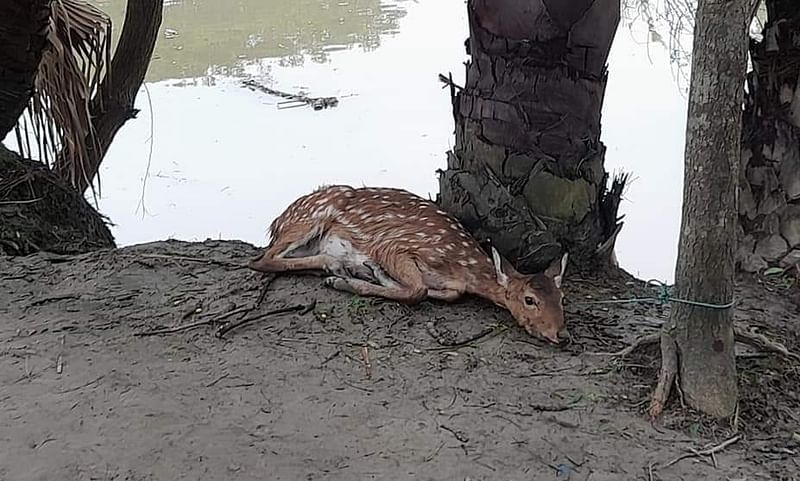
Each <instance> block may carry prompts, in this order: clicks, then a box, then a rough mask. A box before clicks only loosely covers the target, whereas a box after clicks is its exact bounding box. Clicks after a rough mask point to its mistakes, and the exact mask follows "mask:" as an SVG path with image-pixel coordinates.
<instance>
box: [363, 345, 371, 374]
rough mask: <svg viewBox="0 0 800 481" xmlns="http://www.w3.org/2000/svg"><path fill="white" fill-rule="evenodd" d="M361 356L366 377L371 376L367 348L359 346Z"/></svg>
mask: <svg viewBox="0 0 800 481" xmlns="http://www.w3.org/2000/svg"><path fill="white" fill-rule="evenodd" d="M361 358H362V359H363V360H364V368H365V369H366V370H367V377H372V364H370V362H369V348H368V347H367V346H364V347H362V348H361Z"/></svg>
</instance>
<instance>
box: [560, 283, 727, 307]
mask: <svg viewBox="0 0 800 481" xmlns="http://www.w3.org/2000/svg"><path fill="white" fill-rule="evenodd" d="M647 285H648V286H654V287H658V288H659V292H658V296H656V297H633V298H630V299H608V300H603V301H581V302H570V303H569V304H570V305H587V306H588V305H598V304H630V303H645V302H656V303H658V304H666V303H668V302H678V303H681V304H688V305H690V306H696V307H705V308H706V309H730V308H731V307H733V306H734V305H735V304H736V301H735V300H732V301H731V302H729V303H727V304H712V303H709V302H701V301H692V300H688V299H681V298H679V297H672V286H669V285H667V284H666V283H664V282H661V281H658V280H649V281H647Z"/></svg>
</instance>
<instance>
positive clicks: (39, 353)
mask: <svg viewBox="0 0 800 481" xmlns="http://www.w3.org/2000/svg"><path fill="white" fill-rule="evenodd" d="M256 254H257V251H256V250H255V248H253V247H252V246H250V245H248V244H245V243H242V242H223V241H207V242H205V243H183V242H157V243H152V244H146V245H141V246H135V247H130V248H125V249H116V250H103V251H97V252H94V253H89V254H82V255H77V256H72V257H64V256H57V255H52V254H36V255H33V256H29V257H16V258H11V257H0V296H1V297H0V300H1V301H2V302H0V359H2V363H0V404H1V405H2V406H3V409H2V410H0V479H3V480H45V479H48V480H51V479H103V480H161V479H170V480H178V479H192V480H196V479H205V480H228V479H239V480H251V479H252V480H264V479H271V480H277V479H283V480H300V479H305V480H316V479H326V480H361V479H386V480H400V479H426V480H427V479H430V480H459V481H461V480H465V479H470V480H481V479H485V480H540V479H541V480H565V479H571V480H581V481H583V480H592V481H599V480H609V481H610V480H621V479H622V480H627V479H641V480H649V479H653V480H659V479H660V480H672V479H675V480H677V479H686V480H693V479H704V480H707V481H711V480H727V479H748V480H752V479H772V480H779V479H784V480H794V479H800V476H798V474H797V473H798V472H800V465H798V461H797V453H798V451H799V449H798V448H799V446H798V444H797V442H793V441H792V440H791V436H792V433H796V432H798V431H800V419H799V418H798V417H800V414H798V413H800V373H798V367H797V365H796V364H793V363H791V362H789V361H787V360H784V359H781V358H777V357H774V356H761V357H754V355H753V354H752V353H750V354H747V353H746V352H745V351H743V354H747V356H749V357H742V358H740V363H739V364H740V368H741V369H742V379H743V381H742V383H741V384H742V405H741V409H740V415H739V419H738V423H737V429H738V432H739V433H740V434H742V435H743V437H742V439H741V440H740V441H739V442H737V443H735V444H732V445H730V446H729V447H727V448H725V449H723V450H720V451H719V452H718V453H716V455H715V459H714V460H715V461H716V464H717V467H716V468H715V467H714V466H713V463H712V460H711V458H690V459H684V460H681V461H678V462H676V463H674V464H672V465H671V466H668V467H667V466H665V465H666V464H668V463H669V462H670V461H672V460H674V459H675V458H677V457H678V456H680V455H682V454H684V453H686V452H687V450H688V449H689V448H697V449H702V448H704V447H706V445H707V444H709V443H713V444H718V443H720V442H722V441H724V440H725V439H728V438H729V437H730V436H731V435H732V434H733V433H732V430H731V428H730V427H726V426H719V425H715V424H713V423H708V422H707V421H704V420H703V419H702V418H699V417H696V416H693V415H692V414H691V413H688V414H687V413H685V412H680V413H679V414H677V412H678V411H679V409H677V408H678V406H675V405H670V406H669V408H670V414H669V415H668V416H667V418H665V420H664V422H663V423H662V424H661V425H659V426H651V425H650V424H649V423H648V422H647V421H646V419H645V418H644V415H643V411H644V408H645V404H644V401H646V396H647V394H648V393H649V390H650V389H651V388H652V385H653V382H654V380H655V378H654V374H653V373H654V369H655V367H656V366H657V363H658V359H657V358H655V357H654V356H652V355H649V354H648V352H643V353H639V354H636V355H634V356H631V357H629V358H626V359H615V360H610V359H609V358H608V357H607V356H598V355H594V354H595V353H597V352H603V351H613V350H616V349H619V348H621V347H624V346H625V344H626V343H627V342H629V341H630V340H632V339H633V338H634V337H636V336H638V335H639V334H642V333H646V332H653V331H654V330H655V329H656V328H657V325H658V323H659V322H661V321H663V319H665V317H666V316H667V314H668V308H667V307H660V306H657V305H644V304H640V305H606V306H585V305H584V306H575V305H574V304H573V307H568V313H569V322H570V324H571V330H572V333H573V335H574V336H575V342H574V343H573V344H571V345H570V346H568V347H567V348H565V349H557V348H553V347H549V346H546V345H544V344H542V343H540V342H538V341H535V340H533V339H531V338H530V337H529V336H527V335H526V334H524V332H522V331H521V330H520V329H518V328H516V327H514V326H513V324H512V321H511V319H510V317H509V316H508V315H507V314H505V313H504V312H502V311H500V310H498V309H496V308H495V307H493V306H490V305H487V304H486V303H483V302H479V301H475V300H468V301H465V302H461V303H459V304H457V305H454V306H453V305H446V304H441V303H424V304H423V305H421V306H418V307H413V308H412V307H404V306H400V305H397V304H395V303H391V302H383V301H377V300H366V299H360V298H355V297H352V296H348V295H345V294H342V293H338V292H335V291H331V290H329V289H327V288H324V287H322V286H321V279H319V278H315V277H301V276H291V277H279V278H277V279H276V280H275V281H274V282H273V283H272V284H271V286H270V288H269V290H268V291H267V292H266V296H265V298H264V300H263V302H262V303H261V305H260V306H258V307H255V308H253V309H250V310H248V309H249V308H250V306H253V305H254V304H255V303H256V301H257V300H258V298H259V296H260V294H261V292H262V289H261V286H262V279H261V276H260V275H257V274H254V273H252V272H250V271H248V270H247V269H243V268H241V267H239V266H240V265H242V264H243V263H244V262H245V261H246V260H247V259H249V258H250V257H252V256H254V255H256ZM747 285H748V286H750V287H746V288H740V292H739V296H740V299H741V304H740V307H739V308H738V310H737V316H738V320H739V321H738V322H739V323H740V325H744V324H746V325H748V326H761V327H764V326H769V329H768V331H767V332H768V333H769V335H770V336H772V337H773V338H776V339H778V340H781V341H782V342H784V343H785V344H786V345H787V346H788V347H789V348H791V349H794V350H798V349H800V341H799V340H798V335H797V333H798V332H799V331H800V326H798V320H797V319H798V316H797V313H796V312H795V307H794V305H793V304H792V303H791V301H790V300H789V299H788V296H787V293H786V291H785V289H791V288H793V287H790V286H783V287H780V286H778V287H775V286H772V287H770V288H771V289H773V291H770V290H768V289H767V288H765V287H763V286H756V285H754V284H747ZM566 288H567V296H568V301H573V302H574V301H577V300H585V299H586V298H587V296H589V295H591V296H592V298H593V299H598V298H603V299H608V298H611V297H612V296H615V295H616V296H618V297H628V296H631V295H651V294H652V292H648V291H647V290H646V289H645V288H644V287H643V286H642V284H641V283H640V282H638V281H635V280H633V279H632V278H629V277H627V276H625V275H623V274H620V276H619V277H618V278H616V279H611V280H608V279H606V280H603V281H599V280H596V279H578V278H575V276H570V275H569V272H568V273H567V281H566ZM312 302H313V303H315V306H314V308H313V310H311V311H310V312H307V313H300V312H292V313H289V314H285V315H279V316H274V317H269V318H266V319H262V320H261V321H259V322H254V323H252V324H249V325H246V326H242V327H240V328H238V329H235V330H233V331H231V332H229V333H228V334H227V335H226V336H225V337H224V338H223V339H220V338H218V337H216V336H215V327H214V326H212V325H204V326H200V327H198V328H196V329H192V330H186V331H181V332H176V333H171V334H164V335H154V336H136V334H137V333H143V332H148V331H151V330H153V329H157V328H163V327H172V326H176V325H179V324H184V323H189V322H195V321H203V320H209V319H215V318H219V316H221V315H223V314H226V313H230V312H232V311H236V312H237V314H236V315H231V316H228V317H227V319H226V320H235V319H238V318H239V317H240V316H245V317H247V316H250V317H252V316H256V315H259V314H261V313H265V312H267V311H270V310H272V309H276V308H281V307H286V306H295V305H299V306H303V305H307V304H309V303H312ZM479 334H483V335H482V336H478V335H479ZM472 338H477V339H476V340H474V341H471V342H467V343H465V344H464V345H459V346H454V347H453V346H451V347H448V346H443V345H442V344H452V343H458V342H461V341H464V340H469V339H472ZM365 354H366V355H367V356H368V359H369V365H367V363H366V362H365ZM675 403H676V402H674V403H673V404H675ZM651 465H653V466H654V467H653V469H652V474H651V471H650V469H649V466H651Z"/></svg>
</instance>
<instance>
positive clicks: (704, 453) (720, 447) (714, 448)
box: [663, 434, 742, 468]
mask: <svg viewBox="0 0 800 481" xmlns="http://www.w3.org/2000/svg"><path fill="white" fill-rule="evenodd" d="M740 439H742V435H741V434H737V435H736V436H734V437H732V438H730V439H728V440H726V441H723V442H722V443H720V444H718V445H716V446H712V447H710V448H708V449H703V450H702V451H698V450H697V449H691V448H690V449H691V451H692V452H691V453H686V454H682V455H680V456H678V457H677V458H675V459H673V460H672V461H670V462H668V463H667V464H665V465H664V466H663V467H664V468H668V467H670V466H672V465H673V464H675V463H677V462H680V461H682V460H684V459H687V458H699V457H703V456H708V457H710V458H711V460H712V462H713V463H714V467H716V465H717V462H716V459H715V457H714V454H716V453H718V452H720V451H722V450H723V449H725V448H727V447H728V446H730V445H731V444H734V443H736V442H737V441H739V440H740Z"/></svg>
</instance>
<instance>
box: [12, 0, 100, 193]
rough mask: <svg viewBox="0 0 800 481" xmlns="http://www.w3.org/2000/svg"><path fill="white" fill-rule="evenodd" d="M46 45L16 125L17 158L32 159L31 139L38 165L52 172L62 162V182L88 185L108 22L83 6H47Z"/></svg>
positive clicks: (78, 2)
mask: <svg viewBox="0 0 800 481" xmlns="http://www.w3.org/2000/svg"><path fill="white" fill-rule="evenodd" d="M47 43H48V45H47V46H46V47H45V51H44V54H43V56H42V61H41V63H40V64H39V69H38V71H37V73H36V78H35V81H34V94H33V96H32V97H31V99H30V101H29V103H28V107H27V109H26V111H25V113H24V114H23V116H22V117H21V118H20V121H19V123H18V124H17V132H16V133H17V139H18V142H19V144H20V145H19V148H20V152H21V153H23V154H24V155H25V156H27V157H33V152H32V151H31V137H32V139H33V144H34V147H35V148H36V149H37V150H38V158H39V160H41V161H42V162H44V163H45V164H47V165H48V166H50V167H52V166H53V163H54V162H55V160H56V158H58V157H61V158H62V159H66V163H65V164H66V165H67V166H68V168H67V169H66V170H65V171H64V174H65V176H66V178H65V179H64V180H66V181H68V182H69V183H71V184H72V185H77V184H78V179H81V180H85V181H87V184H90V185H91V179H87V178H86V177H87V173H86V168H85V166H86V165H87V161H88V155H89V151H90V149H92V148H93V147H94V145H93V144H94V143H95V142H96V138H95V135H94V130H93V128H92V121H91V116H90V113H89V112H90V109H89V106H90V103H91V102H92V99H93V97H94V96H95V94H96V93H97V91H98V89H99V87H100V83H101V82H102V81H103V78H104V76H105V75H106V72H107V69H108V66H109V64H110V58H111V19H110V18H109V16H108V15H106V14H105V13H104V12H102V11H101V10H99V9H98V8H97V7H94V6H93V5H91V4H90V3H88V2H87V1H86V0H53V3H52V13H51V16H50V27H49V32H48V35H47ZM98 98H99V96H98ZM26 117H27V120H26Z"/></svg>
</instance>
